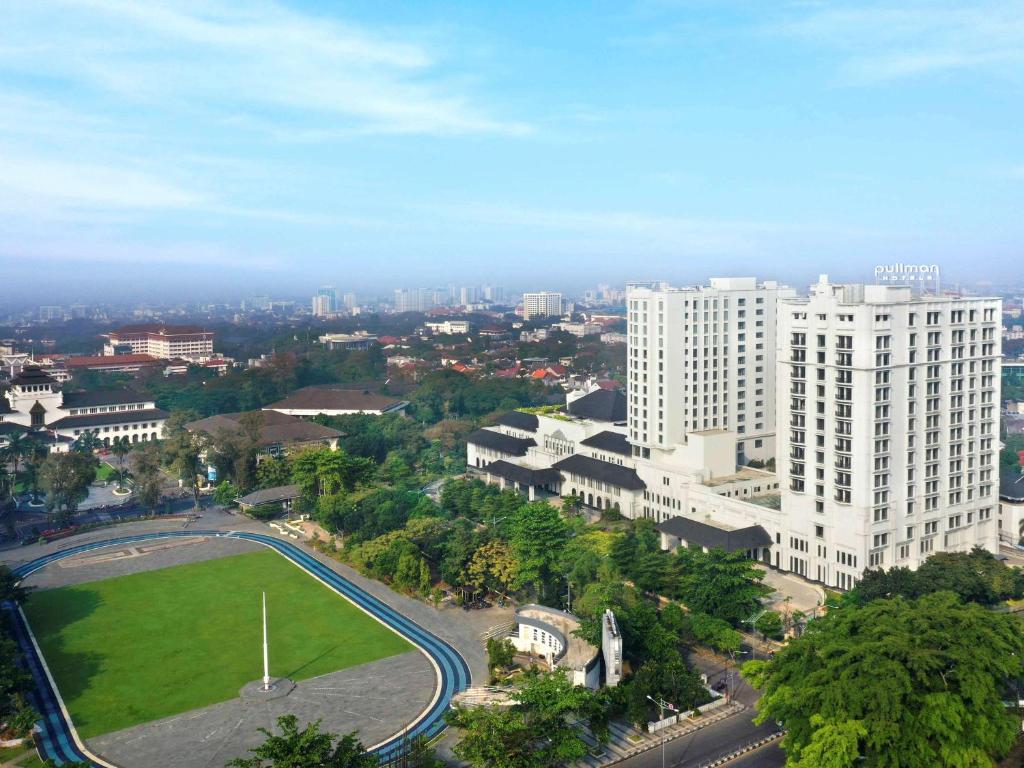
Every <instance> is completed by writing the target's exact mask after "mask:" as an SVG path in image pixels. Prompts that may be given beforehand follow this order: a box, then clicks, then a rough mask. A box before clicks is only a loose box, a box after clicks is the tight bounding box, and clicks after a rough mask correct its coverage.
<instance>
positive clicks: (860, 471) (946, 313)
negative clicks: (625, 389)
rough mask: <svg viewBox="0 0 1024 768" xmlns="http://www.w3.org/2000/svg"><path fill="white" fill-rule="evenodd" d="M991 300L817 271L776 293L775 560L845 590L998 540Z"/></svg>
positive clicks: (996, 305)
mask: <svg viewBox="0 0 1024 768" xmlns="http://www.w3.org/2000/svg"><path fill="white" fill-rule="evenodd" d="M1000 304H1001V301H1000V300H999V299H987V298H958V297H952V296H914V295H913V294H912V291H911V288H909V287H902V286H892V285H867V286H863V285H831V284H829V283H828V282H827V278H824V277H823V278H822V280H821V281H820V282H819V283H818V284H816V285H814V286H812V288H811V294H810V296H809V297H808V298H800V299H797V298H787V299H783V300H781V301H780V303H779V328H778V332H779V356H778V360H777V365H776V402H777V410H778V413H779V414H780V417H781V420H782V421H783V425H780V426H782V427H783V428H781V429H780V431H779V434H778V447H777V453H778V469H779V475H780V485H781V488H782V494H783V496H782V506H783V509H784V510H785V513H786V522H787V525H788V528H789V530H788V531H787V532H786V534H785V536H784V539H783V542H782V548H783V559H784V565H783V567H784V568H785V569H786V570H790V571H793V572H795V573H798V574H800V575H802V576H806V577H808V578H810V579H813V580H815V581H819V582H822V583H824V584H827V585H829V586H836V587H840V588H843V589H848V588H850V587H852V586H853V584H854V582H855V580H856V579H857V578H858V577H859V576H860V574H861V572H862V571H863V570H864V569H865V568H877V567H884V568H888V567H891V566H894V565H898V566H908V567H910V568H916V567H917V566H918V565H920V564H921V563H922V562H924V560H925V559H926V558H927V557H928V556H929V555H930V554H932V553H933V552H938V551H942V550H946V551H967V550H970V549H971V548H972V547H974V546H980V547H983V548H985V549H987V550H989V551H991V552H997V551H998V549H997V546H998V545H997V540H998V527H997V526H998V522H997V508H998V505H999V498H998V492H999V476H998V472H999V459H998V453H999V435H998V431H999V422H998V419H999V413H998V408H999V402H1000V398H999V393H1000V372H999V360H1000V354H1001V350H1000V334H999V323H1000V316H1001V306H1000Z"/></svg>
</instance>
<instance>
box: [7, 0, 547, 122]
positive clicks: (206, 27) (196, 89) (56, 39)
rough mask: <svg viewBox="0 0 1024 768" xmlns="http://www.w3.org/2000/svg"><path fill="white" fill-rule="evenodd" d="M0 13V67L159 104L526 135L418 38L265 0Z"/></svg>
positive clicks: (134, 2) (91, 1)
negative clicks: (474, 97)
mask: <svg viewBox="0 0 1024 768" xmlns="http://www.w3.org/2000/svg"><path fill="white" fill-rule="evenodd" d="M7 17H8V19H5V27H6V29H7V32H6V33H5V32H3V31H0V70H2V69H3V68H4V67H7V68H9V69H12V70H18V71H21V72H33V73H38V72H45V73H46V74H47V75H50V76H53V77H56V78H61V79H64V80H66V81H68V82H73V83H77V84H78V85H80V86H81V85H85V86H87V87H89V88H92V89H97V90H99V91H101V92H103V93H104V94H106V95H108V96H111V97H113V98H115V99H119V100H122V101H126V102H128V103H133V104H142V105H146V106H148V107H150V108H153V109H157V110H159V109H162V108H163V107H165V106H178V107H185V108H190V109H192V110H193V111H194V112H196V113H214V114H217V113H221V114H246V113H253V114H255V115H265V113H266V112H274V113H277V112H279V111H281V110H284V111H292V112H294V114H295V115H297V116H300V117H305V118H309V117H314V118H317V119H319V121H320V123H321V124H320V125H319V126H315V125H312V126H311V125H306V126H304V127H305V128H316V127H319V128H320V129H321V130H324V131H331V130H338V129H339V128H341V127H343V126H339V125H338V122H339V120H341V121H346V120H347V121H351V122H354V123H355V124H356V125H357V126H358V127H359V128H360V129H362V130H374V131H379V132H391V133H426V134H467V133H496V134H521V133H526V132H528V131H529V130H530V128H529V126H528V125H526V124H525V123H522V122H517V121H505V120H502V119H498V118H495V117H491V116H489V115H488V114H486V113H485V112H484V111H482V110H481V109H479V108H478V107H476V106H475V105H474V104H472V103H471V102H470V99H469V97H468V96H466V95H464V94H463V92H462V91H463V90H464V88H462V87H460V85H461V84H457V83H456V82H455V80H454V78H452V77H450V76H447V75H446V74H445V72H446V70H445V66H444V65H445V62H444V60H443V59H442V58H441V57H440V56H439V55H438V54H437V52H436V51H435V50H433V49H431V47H429V46H427V45H425V44H423V43H420V42H407V41H405V40H402V39H400V38H399V36H398V35H397V34H391V35H383V34H375V33H371V32H369V31H367V30H365V29H362V28H359V27H356V26H354V25H346V24H342V23H340V22H338V21H336V20H334V19H330V18H325V17H317V16H313V15H311V14H304V13H300V12H298V11H296V10H292V9H290V8H287V7H285V6H283V5H280V4H277V3H273V2H257V3H227V2H210V3H197V2H192V3H185V4H183V5H178V6H175V7H173V8H171V7H168V6H167V4H160V3H156V2H146V1H144V0H131V2H128V1H126V0H66V2H60V1H59V0H49V2H36V3H32V4H31V5H30V4H28V3H25V4H23V5H21V6H20V8H19V11H18V13H14V14H11V13H8V14H7ZM6 22H9V23H6ZM263 119H266V118H265V117H264V118H263Z"/></svg>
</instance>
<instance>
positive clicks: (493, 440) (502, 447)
mask: <svg viewBox="0 0 1024 768" xmlns="http://www.w3.org/2000/svg"><path fill="white" fill-rule="evenodd" d="M466 442H467V443H472V444H473V445H479V446H481V447H482V448H490V449H491V450H492V451H498V452H500V453H507V454H509V455H511V456H525V455H526V450H527V448H530V447H531V446H534V445H536V444H537V443H536V442H535V441H534V440H533V438H522V437H512V436H511V435H503V434H502V433H501V432H495V431H494V430H492V429H478V430H477V431H476V432H473V433H472V434H471V435H469V436H468V437H467V438H466Z"/></svg>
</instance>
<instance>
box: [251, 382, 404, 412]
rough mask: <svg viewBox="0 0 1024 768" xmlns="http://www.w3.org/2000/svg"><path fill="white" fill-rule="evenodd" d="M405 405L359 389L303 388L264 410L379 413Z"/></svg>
mask: <svg viewBox="0 0 1024 768" xmlns="http://www.w3.org/2000/svg"><path fill="white" fill-rule="evenodd" d="M405 404H406V403H405V401H404V400H398V399H397V398H394V397H388V396H386V395H375V394H373V393H371V392H367V391H366V390H361V389H341V388H339V387H303V388H302V389H298V390H296V391H295V392H292V393H291V394H290V395H288V397H286V398H285V399H284V400H279V401H278V402H276V403H272V404H270V405H268V406H267V407H266V410H290V409H295V410H301V411H317V410H318V411H321V412H326V411H374V412H376V411H380V412H381V413H384V412H387V411H393V410H399V409H401V408H402V406H404V405H405Z"/></svg>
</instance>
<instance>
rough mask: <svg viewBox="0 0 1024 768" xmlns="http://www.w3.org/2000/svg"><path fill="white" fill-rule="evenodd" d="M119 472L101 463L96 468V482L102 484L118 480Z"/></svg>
mask: <svg viewBox="0 0 1024 768" xmlns="http://www.w3.org/2000/svg"><path fill="white" fill-rule="evenodd" d="M116 479H117V470H116V469H114V468H113V467H112V466H110V465H109V464H107V463H105V462H102V461H101V462H100V465H99V466H98V467H96V480H95V481H94V482H97V483H102V482H105V481H107V480H116Z"/></svg>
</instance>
